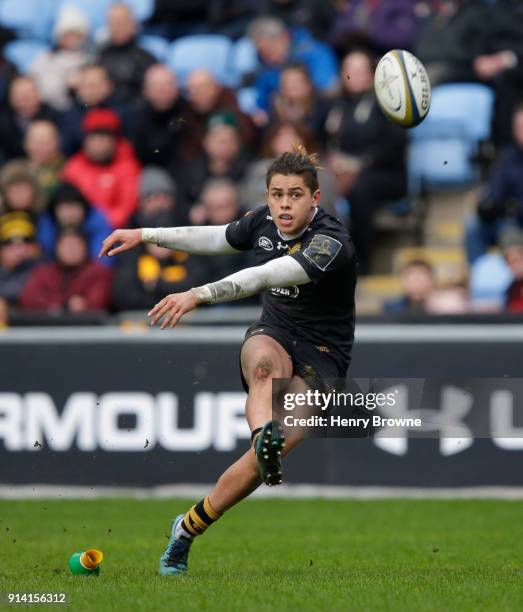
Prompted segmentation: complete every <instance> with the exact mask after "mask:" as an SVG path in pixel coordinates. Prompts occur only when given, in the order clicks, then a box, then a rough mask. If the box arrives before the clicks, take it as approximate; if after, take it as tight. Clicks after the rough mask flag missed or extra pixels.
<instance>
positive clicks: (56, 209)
mask: <svg viewBox="0 0 523 612" xmlns="http://www.w3.org/2000/svg"><path fill="white" fill-rule="evenodd" d="M66 229H76V230H78V231H79V232H81V233H82V234H83V235H84V236H85V238H86V240H87V243H88V247H89V256H90V257H91V259H95V258H96V257H97V255H98V253H99V252H100V249H101V247H102V242H103V241H104V239H105V238H106V237H107V236H108V235H109V234H110V233H111V226H110V225H109V222H108V221H107V219H106V218H105V216H104V214H103V213H102V212H100V211H99V210H97V209H96V208H94V207H93V206H91V204H89V202H88V201H87V199H86V198H85V197H84V196H83V195H82V193H81V192H80V191H79V190H78V189H77V188H76V187H75V186H74V185H72V184H71V183H61V184H60V185H59V186H58V187H57V188H56V190H55V191H54V193H53V194H52V196H51V198H50V201H49V206H48V209H47V211H46V212H45V213H44V214H42V215H41V216H40V218H39V219H38V233H37V236H38V242H39V243H40V244H41V245H42V248H43V251H44V254H45V255H46V257H48V258H49V259H52V258H53V256H54V253H55V251H56V240H57V238H58V236H59V234H60V233H61V232H62V231H63V230H66ZM101 262H102V263H106V264H108V265H109V264H110V263H112V261H111V260H110V259H109V258H108V257H104V259H103V260H101Z"/></svg>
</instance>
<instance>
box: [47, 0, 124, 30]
mask: <svg viewBox="0 0 523 612" xmlns="http://www.w3.org/2000/svg"><path fill="white" fill-rule="evenodd" d="M55 3H56V5H57V7H56V15H58V14H59V13H60V11H61V9H62V7H64V6H76V7H77V8H78V9H79V10H80V11H82V13H84V15H85V16H86V17H87V18H88V19H89V25H90V26H91V32H94V31H96V30H98V29H99V28H102V27H103V26H105V25H106V23H107V12H108V10H109V7H110V6H111V4H113V0H56V2H55Z"/></svg>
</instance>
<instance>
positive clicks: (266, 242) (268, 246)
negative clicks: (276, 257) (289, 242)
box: [258, 236, 274, 251]
mask: <svg viewBox="0 0 523 612" xmlns="http://www.w3.org/2000/svg"><path fill="white" fill-rule="evenodd" d="M258 245H259V246H261V248H262V249H265V250H266V251H272V249H273V248H274V245H273V244H272V242H271V241H270V239H269V238H267V236H262V237H261V238H260V239H259V240H258Z"/></svg>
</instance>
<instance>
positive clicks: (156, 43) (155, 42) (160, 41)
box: [138, 34, 169, 62]
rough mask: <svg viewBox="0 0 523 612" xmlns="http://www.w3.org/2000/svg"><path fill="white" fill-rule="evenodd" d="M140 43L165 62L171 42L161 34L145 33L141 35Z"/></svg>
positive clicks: (160, 60) (143, 47)
mask: <svg viewBox="0 0 523 612" xmlns="http://www.w3.org/2000/svg"><path fill="white" fill-rule="evenodd" d="M138 44H139V45H140V47H142V49H145V50H146V51H148V52H149V53H150V54H151V55H152V56H153V57H155V58H156V59H157V60H158V61H159V62H164V61H165V60H166V58H167V54H168V52H169V43H168V42H167V41H166V40H165V38H162V37H161V36H154V35H153V34H144V35H143V36H140V38H139V40H138Z"/></svg>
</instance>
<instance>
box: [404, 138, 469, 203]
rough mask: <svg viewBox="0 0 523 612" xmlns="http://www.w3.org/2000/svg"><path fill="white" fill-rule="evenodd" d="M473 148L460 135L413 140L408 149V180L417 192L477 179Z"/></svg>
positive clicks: (411, 187)
mask: <svg viewBox="0 0 523 612" xmlns="http://www.w3.org/2000/svg"><path fill="white" fill-rule="evenodd" d="M473 153H474V149H473V147H472V144H471V143H470V141H467V140H464V139H462V138H428V139H427V140H418V141H414V142H412V143H411V145H410V151H409V159H410V161H409V183H410V189H411V191H413V192H415V193H419V192H420V191H421V188H422V185H423V186H425V187H427V188H429V189H440V188H453V187H460V186H465V185H468V184H470V183H473V182H474V181H475V180H476V179H477V173H476V169H475V168H474V166H473V164H472V161H471V158H472V156H473Z"/></svg>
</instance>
